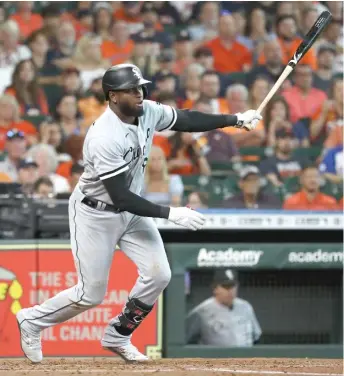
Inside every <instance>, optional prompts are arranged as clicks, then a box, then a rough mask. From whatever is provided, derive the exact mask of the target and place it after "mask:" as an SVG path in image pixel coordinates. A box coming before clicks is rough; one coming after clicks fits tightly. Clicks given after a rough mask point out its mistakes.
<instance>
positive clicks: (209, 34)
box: [188, 1, 220, 42]
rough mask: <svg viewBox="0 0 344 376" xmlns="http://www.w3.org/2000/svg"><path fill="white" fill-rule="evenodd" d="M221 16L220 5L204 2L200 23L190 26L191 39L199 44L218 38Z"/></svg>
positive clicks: (199, 17)
mask: <svg viewBox="0 0 344 376" xmlns="http://www.w3.org/2000/svg"><path fill="white" fill-rule="evenodd" d="M219 16H220V3H218V2H214V1H204V2H202V3H201V7H200V11H199V14H198V22H197V24H195V25H192V26H189V28H188V31H189V33H190V36H191V39H192V40H193V41H197V42H206V41H208V40H210V39H213V38H216V37H217V30H218V22H219Z"/></svg>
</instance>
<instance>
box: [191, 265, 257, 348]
mask: <svg viewBox="0 0 344 376" xmlns="http://www.w3.org/2000/svg"><path fill="white" fill-rule="evenodd" d="M238 284H239V283H238V279H237V273H236V272H235V271H234V270H232V269H217V270H216V271H215V273H214V278H213V283H212V289H213V296H212V297H210V298H208V299H206V300H205V301H203V302H202V303H201V304H199V305H198V306H196V307H195V308H193V309H192V310H191V311H190V313H189V314H188V316H187V319H186V342H187V344H200V345H212V346H221V347H252V346H253V345H254V344H255V343H257V342H258V341H259V339H260V337H261V335H262V330H261V327H260V325H259V322H258V320H257V317H256V314H255V312H254V309H253V307H252V305H251V304H250V303H249V302H248V301H246V300H244V299H241V298H239V297H238V296H237V295H238Z"/></svg>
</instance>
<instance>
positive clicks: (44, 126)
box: [39, 119, 63, 153]
mask: <svg viewBox="0 0 344 376" xmlns="http://www.w3.org/2000/svg"><path fill="white" fill-rule="evenodd" d="M39 135H40V143H41V144H46V145H51V146H52V147H53V148H54V149H55V151H56V152H58V153H59V152H61V150H62V141H63V137H62V129H61V126H60V124H59V123H58V122H56V121H54V120H52V119H50V120H46V121H43V122H42V123H41V125H40V126H39Z"/></svg>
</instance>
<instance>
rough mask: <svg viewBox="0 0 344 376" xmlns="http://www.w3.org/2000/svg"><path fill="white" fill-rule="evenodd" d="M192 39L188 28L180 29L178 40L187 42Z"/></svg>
mask: <svg viewBox="0 0 344 376" xmlns="http://www.w3.org/2000/svg"><path fill="white" fill-rule="evenodd" d="M189 40H191V35H190V33H189V32H188V31H187V30H180V31H179V32H178V33H177V35H176V42H185V41H189Z"/></svg>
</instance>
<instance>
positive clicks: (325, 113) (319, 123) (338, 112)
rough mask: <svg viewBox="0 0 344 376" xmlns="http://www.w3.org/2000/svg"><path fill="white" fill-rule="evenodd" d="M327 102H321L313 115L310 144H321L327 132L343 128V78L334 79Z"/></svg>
mask: <svg viewBox="0 0 344 376" xmlns="http://www.w3.org/2000/svg"><path fill="white" fill-rule="evenodd" d="M329 98H330V99H329V100H327V101H325V102H323V103H322V104H321V106H320V107H319V108H318V110H317V111H316V112H314V113H313V116H312V122H311V125H310V137H311V140H312V143H321V142H322V141H323V140H324V139H325V138H326V136H327V135H328V132H329V131H330V130H331V129H332V128H335V127H341V129H342V126H343V78H342V77H336V78H335V79H334V80H333V81H332V88H331V92H330V96H329Z"/></svg>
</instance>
